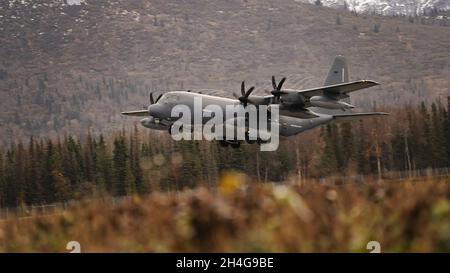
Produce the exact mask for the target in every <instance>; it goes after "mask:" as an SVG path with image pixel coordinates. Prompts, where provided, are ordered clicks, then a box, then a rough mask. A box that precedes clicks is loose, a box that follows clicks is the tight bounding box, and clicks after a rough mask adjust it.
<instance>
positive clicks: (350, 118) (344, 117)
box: [333, 112, 389, 122]
mask: <svg viewBox="0 0 450 273" xmlns="http://www.w3.org/2000/svg"><path fill="white" fill-rule="evenodd" d="M387 115H389V113H384V112H371V113H355V114H343V115H334V116H333V118H334V120H336V121H343V122H347V121H355V120H361V119H363V118H367V117H377V116H387Z"/></svg>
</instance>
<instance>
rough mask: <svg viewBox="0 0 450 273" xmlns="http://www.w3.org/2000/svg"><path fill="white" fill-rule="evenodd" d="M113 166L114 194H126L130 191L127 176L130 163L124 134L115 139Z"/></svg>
mask: <svg viewBox="0 0 450 273" xmlns="http://www.w3.org/2000/svg"><path fill="white" fill-rule="evenodd" d="M113 167H114V176H113V181H114V182H113V194H114V195H115V196H123V195H126V194H127V192H128V185H127V176H128V172H129V165H128V154H127V149H126V145H125V137H124V136H119V137H118V138H116V139H115V140H114V150H113Z"/></svg>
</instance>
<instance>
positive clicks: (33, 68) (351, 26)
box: [0, 0, 450, 141]
mask: <svg viewBox="0 0 450 273" xmlns="http://www.w3.org/2000/svg"><path fill="white" fill-rule="evenodd" d="M338 14H339V16H338V17H337V15H338ZM0 16H1V20H2V24H1V25H0V43H1V44H2V46H1V47H0V60H1V61H0V96H1V97H2V100H0V107H1V109H2V112H1V114H0V136H1V141H11V140H17V139H22V138H26V137H29V136H31V135H34V136H48V135H50V136H55V135H56V134H57V133H71V134H78V133H81V132H85V131H86V130H87V129H90V130H91V131H93V132H94V133H96V132H100V131H105V130H111V129H115V128H120V127H122V126H124V125H131V124H132V123H133V121H134V120H132V119H129V118H123V117H121V116H120V114H119V113H120V111H122V110H126V109H136V108H138V109H139V108H141V107H142V106H143V105H145V104H147V103H148V102H147V101H148V93H149V92H150V91H164V90H170V89H172V90H173V89H195V88H213V89H225V90H227V91H229V92H232V91H238V90H239V84H240V82H241V81H242V80H246V81H247V83H248V84H255V85H256V88H257V90H258V92H263V90H264V89H269V88H270V76H271V75H276V76H282V75H285V76H287V77H288V80H287V82H286V84H285V86H286V87H287V88H294V87H295V88H308V87H315V86H318V85H321V84H322V83H323V80H324V78H325V76H326V73H327V71H328V69H329V66H330V64H331V62H332V60H333V58H334V56H335V55H337V54H344V55H346V56H347V58H348V61H349V64H350V73H351V79H353V80H356V79H362V78H366V79H372V80H376V81H379V82H381V83H382V84H383V85H382V86H380V87H376V88H371V89H369V90H367V91H364V92H360V93H358V94H355V96H354V103H356V104H357V105H360V106H363V107H366V108H368V107H369V108H370V107H371V106H372V104H373V102H374V101H376V103H377V105H379V106H380V105H385V106H397V105H400V104H404V103H413V104H414V103H419V102H420V101H422V100H434V99H436V98H439V97H440V96H441V95H442V94H443V93H446V92H448V86H449V85H450V54H449V52H448V45H449V44H450V28H449V27H447V26H448V25H450V24H449V23H448V22H447V21H446V20H432V19H423V20H416V21H413V22H411V21H409V20H408V18H387V17H380V16H359V15H355V14H352V13H350V12H345V11H336V10H334V9H330V8H326V7H318V6H315V5H310V4H304V3H298V2H295V1H291V0H282V1H274V0H258V1H256V0H252V1H250V0H249V1H241V0H227V1H225V0H223V1H215V2H214V3H210V2H209V1H201V0H193V1H175V0H170V1H167V0H164V1H162V0H161V1H141V0H132V1H125V0H120V1H118V0H114V1H106V0H97V1H89V0H87V1H81V2H80V4H79V5H76V4H75V5H65V4H62V2H61V1H56V0H55V1H50V0H46V1H43V0H40V1H33V2H30V1H10V2H1V3H0ZM337 19H339V20H337ZM375 26H378V27H377V30H376V31H374V30H375Z"/></svg>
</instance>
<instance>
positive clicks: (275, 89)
mask: <svg viewBox="0 0 450 273" xmlns="http://www.w3.org/2000/svg"><path fill="white" fill-rule="evenodd" d="M284 81H286V77H283V78H282V79H281V81H280V82H279V83H278V85H277V82H276V80H275V76H272V87H273V90H272V91H271V92H270V93H271V94H272V95H273V96H274V97H276V98H278V99H280V97H281V95H283V94H285V92H283V91H282V90H281V87H283V84H284Z"/></svg>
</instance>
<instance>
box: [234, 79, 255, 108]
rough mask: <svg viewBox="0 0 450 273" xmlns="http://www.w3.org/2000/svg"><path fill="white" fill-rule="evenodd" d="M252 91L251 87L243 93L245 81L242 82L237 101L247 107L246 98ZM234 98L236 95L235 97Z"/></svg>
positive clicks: (247, 100) (253, 88)
mask: <svg viewBox="0 0 450 273" xmlns="http://www.w3.org/2000/svg"><path fill="white" fill-rule="evenodd" d="M253 90H255V87H254V86H252V87H250V88H249V89H248V90H247V91H245V81H243V82H242V83H241V96H240V97H238V100H239V101H240V102H241V103H242V104H244V106H247V103H248V102H249V99H248V97H249V96H250V94H251V93H252V92H253ZM235 96H236V95H235Z"/></svg>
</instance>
